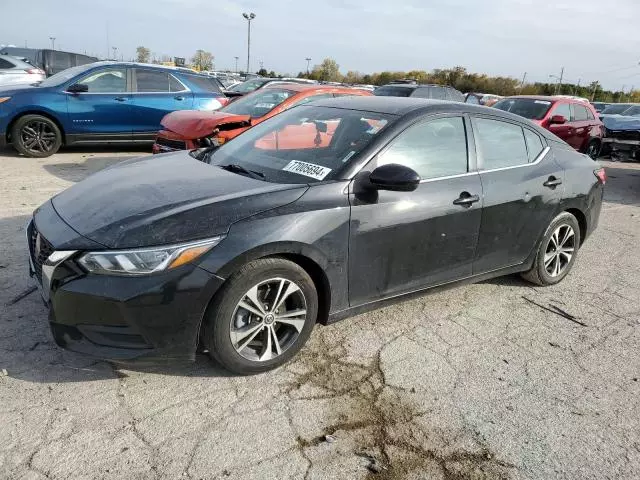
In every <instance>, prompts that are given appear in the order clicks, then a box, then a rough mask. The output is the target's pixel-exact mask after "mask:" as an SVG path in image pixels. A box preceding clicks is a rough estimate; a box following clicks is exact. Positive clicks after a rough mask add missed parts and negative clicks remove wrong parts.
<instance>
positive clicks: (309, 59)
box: [305, 57, 311, 77]
mask: <svg viewBox="0 0 640 480" xmlns="http://www.w3.org/2000/svg"><path fill="white" fill-rule="evenodd" d="M305 60H306V61H307V77H308V76H309V62H311V58H310V57H307V58H305Z"/></svg>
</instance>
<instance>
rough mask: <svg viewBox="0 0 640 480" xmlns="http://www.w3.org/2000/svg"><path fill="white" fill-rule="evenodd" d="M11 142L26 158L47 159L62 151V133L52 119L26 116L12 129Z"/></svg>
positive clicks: (40, 116)
mask: <svg viewBox="0 0 640 480" xmlns="http://www.w3.org/2000/svg"><path fill="white" fill-rule="evenodd" d="M11 142H12V144H13V147H14V148H15V149H16V150H17V151H18V152H20V153H21V154H23V155H24V156H25V157H31V158H45V157H50V156H51V155H53V154H54V153H56V152H57V151H58V150H59V149H60V146H61V145H62V132H60V129H59V128H58V126H57V125H56V123H55V122H54V121H53V120H51V119H50V118H47V117H44V116H42V115H24V116H22V117H20V118H19V119H18V120H17V121H16V123H14V124H13V127H12V128H11Z"/></svg>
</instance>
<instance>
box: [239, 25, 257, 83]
mask: <svg viewBox="0 0 640 480" xmlns="http://www.w3.org/2000/svg"><path fill="white" fill-rule="evenodd" d="M242 16H243V17H244V18H245V19H246V20H247V23H248V29H247V73H249V67H250V61H251V20H253V19H254V18H256V14H255V13H243V14H242Z"/></svg>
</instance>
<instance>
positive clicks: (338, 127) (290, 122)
mask: <svg viewBox="0 0 640 480" xmlns="http://www.w3.org/2000/svg"><path fill="white" fill-rule="evenodd" d="M395 118H396V117H395V116H393V115H389V114H385V113H376V112H365V111H360V110H349V109H344V108H330V107H320V106H313V105H308V106H307V105H303V106H299V107H296V108H292V109H290V110H286V111H285V112H283V113H281V114H279V115H276V116H274V117H271V118H269V119H268V120H265V121H264V122H262V123H260V124H258V125H256V126H255V127H253V128H250V129H249V130H247V131H246V132H245V133H243V134H242V135H239V136H238V137H236V138H234V139H233V140H231V141H230V142H228V143H225V144H224V145H222V147H220V148H219V149H217V150H215V151H214V152H213V153H212V155H211V156H210V157H209V158H208V160H207V161H208V163H210V164H211V165H218V166H228V165H233V166H235V167H236V168H237V167H242V168H243V169H245V170H249V171H251V172H254V173H257V174H258V175H259V176H261V177H263V178H264V180H265V181H267V182H274V183H291V184H308V183H313V182H320V181H327V180H333V179H335V178H340V173H341V172H342V171H343V170H344V169H345V168H346V167H348V166H349V164H350V163H351V162H352V161H355V159H356V158H357V156H358V154H359V153H360V152H361V151H362V149H364V148H365V147H366V146H367V145H368V144H369V143H370V142H371V141H372V140H373V139H374V138H375V137H376V136H377V135H378V134H379V133H380V131H381V130H383V129H384V128H385V127H386V126H387V125H388V124H390V123H392V121H393V120H394V119H395Z"/></svg>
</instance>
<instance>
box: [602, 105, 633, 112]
mask: <svg viewBox="0 0 640 480" xmlns="http://www.w3.org/2000/svg"><path fill="white" fill-rule="evenodd" d="M630 106H631V105H629V104H628V103H618V104H616V105H609V106H608V107H607V108H605V109H604V110H602V114H606V115H618V114H622V112H624V111H625V110H627V109H628V108H629V107H630Z"/></svg>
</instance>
